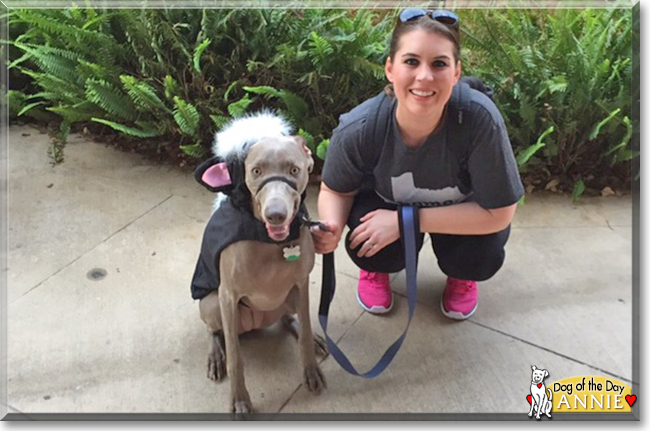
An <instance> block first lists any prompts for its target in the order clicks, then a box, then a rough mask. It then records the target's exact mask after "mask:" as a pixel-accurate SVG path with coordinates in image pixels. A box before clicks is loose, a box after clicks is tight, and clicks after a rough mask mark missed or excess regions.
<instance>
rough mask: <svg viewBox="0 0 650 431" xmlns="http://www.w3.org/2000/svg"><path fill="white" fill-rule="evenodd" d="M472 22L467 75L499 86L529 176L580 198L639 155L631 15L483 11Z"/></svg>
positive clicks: (466, 37) (469, 17)
mask: <svg viewBox="0 0 650 431" xmlns="http://www.w3.org/2000/svg"><path fill="white" fill-rule="evenodd" d="M463 19H464V22H465V26H464V29H465V31H464V32H463V44H464V47H465V51H464V55H465V59H466V61H465V63H464V68H465V72H469V73H472V74H475V75H477V76H480V77H482V78H483V79H484V80H485V81H487V82H489V83H490V84H491V85H493V86H494V87H495V94H496V97H495V100H496V102H497V104H498V105H499V107H500V109H501V111H502V113H503V115H504V118H505V120H506V124H507V127H508V132H509V134H510V138H511V141H512V144H513V147H514V149H515V151H516V152H517V154H518V155H519V156H522V155H526V156H527V157H525V159H526V161H527V162H526V163H523V164H520V169H521V171H522V173H523V174H525V175H524V176H525V177H528V178H529V179H531V181H535V182H536V183H537V184H539V183H542V185H543V184H545V181H549V180H550V179H551V178H557V179H559V180H560V182H562V183H565V184H568V187H570V188H569V190H573V193H574V196H576V195H577V196H579V195H580V194H581V193H582V191H584V186H585V182H587V183H589V182H591V183H593V184H594V185H595V186H600V187H602V185H603V184H601V183H599V181H600V180H602V179H604V178H605V177H607V176H608V175H609V174H610V173H611V172H612V167H613V166H615V165H621V164H622V163H623V162H626V161H629V160H630V159H632V158H633V157H634V156H635V155H636V154H635V153H634V152H633V151H632V150H631V148H630V136H631V133H632V127H631V122H630V119H629V118H630V116H631V103H630V102H631V93H632V92H631V84H632V70H631V29H632V26H631V21H632V14H631V10H624V9H598V10H591V9H585V10H575V9H563V10H555V11H546V10H527V11H523V10H518V9H511V10H496V11H482V10H481V11H472V12H467V13H466V14H464V15H463ZM551 127H552V128H553V129H552V130H551V132H548V133H547V134H546V135H545V136H544V139H543V141H544V142H543V143H541V142H539V141H538V138H539V137H541V136H542V135H543V134H544V133H545V132H546V131H548V130H550V128H551ZM540 144H541V145H540ZM531 151H532V152H531ZM605 185H606V184H605Z"/></svg>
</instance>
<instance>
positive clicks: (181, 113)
mask: <svg viewBox="0 0 650 431" xmlns="http://www.w3.org/2000/svg"><path fill="white" fill-rule="evenodd" d="M174 104H175V105H176V109H174V120H176V123H177V124H178V126H179V127H180V129H181V132H183V133H184V134H186V135H190V136H194V135H196V134H197V132H198V128H199V121H200V119H201V116H200V115H199V113H198V111H197V110H196V108H195V107H194V106H193V105H192V104H191V103H188V102H186V101H184V100H183V99H181V98H180V97H178V96H175V97H174Z"/></svg>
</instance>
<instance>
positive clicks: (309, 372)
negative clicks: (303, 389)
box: [304, 365, 327, 394]
mask: <svg viewBox="0 0 650 431" xmlns="http://www.w3.org/2000/svg"><path fill="white" fill-rule="evenodd" d="M304 378H305V380H304V382H305V386H307V389H308V390H309V391H310V392H314V393H316V394H320V393H321V391H322V390H323V389H325V388H326V387H327V383H325V377H324V376H323V372H322V371H321V370H320V367H319V366H318V365H314V366H310V367H305V376H304Z"/></svg>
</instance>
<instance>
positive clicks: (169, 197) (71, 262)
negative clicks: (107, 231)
mask: <svg viewBox="0 0 650 431" xmlns="http://www.w3.org/2000/svg"><path fill="white" fill-rule="evenodd" d="M173 196H174V195H173V194H171V195H169V196H167V197H166V198H165V199H163V200H162V201H160V202H159V203H157V204H156V205H154V206H153V207H151V208H149V209H148V210H147V211H145V212H144V213H142V214H140V215H139V216H138V217H136V218H135V219H133V220H131V221H130V222H128V223H127V224H125V225H124V226H122V227H121V228H119V229H118V230H116V231H115V232H113V233H112V234H111V235H109V236H107V237H106V238H104V239H103V240H102V241H100V242H99V243H97V244H95V246H94V247H92V248H91V249H90V250H87V251H86V252H85V253H82V254H81V255H79V256H78V257H76V258H75V259H73V260H71V261H70V262H68V263H67V264H66V265H64V266H62V267H61V268H59V270H58V271H55V272H54V273H52V274H50V275H49V276H48V277H46V278H45V279H44V280H42V281H40V282H38V283H37V284H36V285H34V286H33V287H32V288H31V289H29V290H27V291H26V292H25V293H23V294H22V295H20V296H19V297H18V298H16V299H15V300H14V301H12V302H16V301H18V300H19V299H20V298H22V297H24V296H26V295H28V294H29V293H30V292H31V291H33V290H35V289H37V288H39V287H40V286H41V285H42V284H43V283H45V282H47V281H48V280H50V279H51V278H52V277H54V276H56V275H57V274H59V273H60V272H62V271H63V270H64V269H66V268H68V267H70V266H72V265H73V264H74V263H75V262H77V261H78V260H79V259H81V258H82V257H84V256H86V255H88V254H90V253H92V252H93V251H94V250H96V249H97V247H99V246H100V245H102V244H104V243H105V242H107V241H109V240H110V239H111V238H113V237H114V236H116V235H117V234H119V233H120V232H122V231H123V230H125V229H127V228H128V227H129V226H131V225H133V224H134V223H135V222H137V221H138V220H140V219H141V218H143V217H144V216H146V215H147V214H149V213H150V212H152V211H153V210H155V209H156V208H158V207H160V206H161V205H162V204H164V203H165V202H167V201H168V200H169V199H171V198H172V197H173ZM9 305H11V304H9Z"/></svg>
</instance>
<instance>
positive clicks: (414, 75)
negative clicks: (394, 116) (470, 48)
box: [386, 30, 460, 117]
mask: <svg viewBox="0 0 650 431" xmlns="http://www.w3.org/2000/svg"><path fill="white" fill-rule="evenodd" d="M386 77H387V78H388V81H390V82H391V83H392V84H393V88H394V91H395V96H396V97H397V100H399V105H398V108H397V109H398V117H400V116H401V117H404V115H408V116H415V117H422V116H428V115H442V109H443V107H444V106H445V104H446V103H447V101H448V100H449V97H450V96H451V89H452V87H453V86H454V85H455V84H456V83H457V82H458V79H459V78H460V62H458V63H457V62H456V60H455V59H454V44H453V43H452V42H451V41H450V40H449V39H447V38H445V37H444V36H441V35H439V34H436V33H428V32H426V31H424V30H414V31H411V32H409V33H406V34H404V35H403V36H402V37H401V40H400V42H399V49H398V50H397V52H396V53H395V57H394V59H393V60H392V61H391V59H390V57H389V58H388V59H387V60H386ZM400 111H401V112H400Z"/></svg>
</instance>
